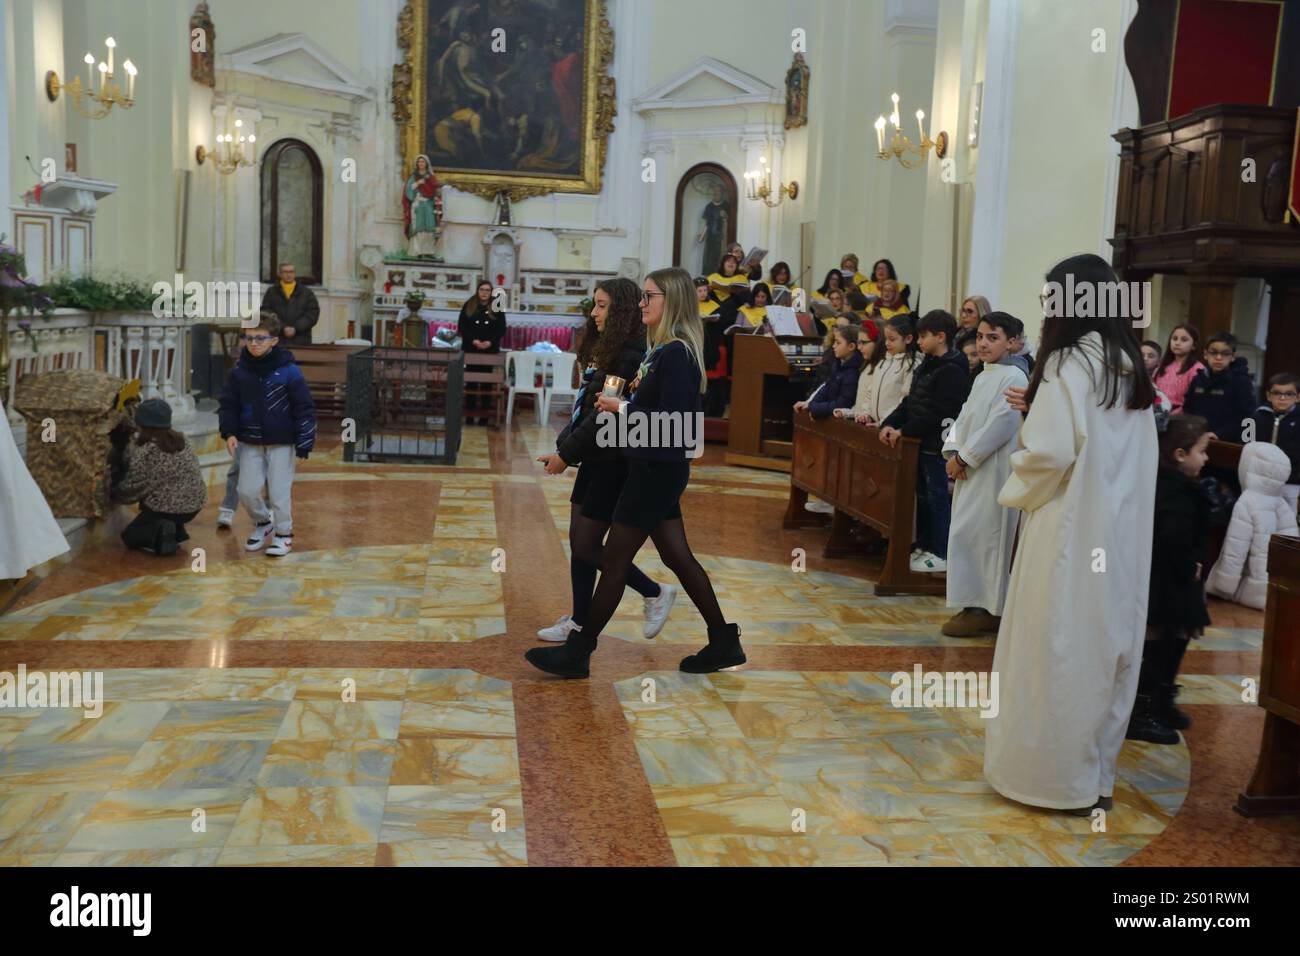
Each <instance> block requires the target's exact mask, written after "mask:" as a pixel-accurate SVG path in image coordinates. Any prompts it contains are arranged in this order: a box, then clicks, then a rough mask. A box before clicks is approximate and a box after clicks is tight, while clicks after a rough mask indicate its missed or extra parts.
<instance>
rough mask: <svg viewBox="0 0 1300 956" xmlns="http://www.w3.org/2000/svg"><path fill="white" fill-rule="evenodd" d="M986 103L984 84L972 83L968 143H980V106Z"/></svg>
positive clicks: (972, 144)
mask: <svg viewBox="0 0 1300 956" xmlns="http://www.w3.org/2000/svg"><path fill="white" fill-rule="evenodd" d="M983 105H984V84H983V83H972V84H971V88H970V119H969V120H968V121H967V123H966V145H967V146H970V147H972V148H973V147H976V146H978V145H979V144H980V107H981V106H983Z"/></svg>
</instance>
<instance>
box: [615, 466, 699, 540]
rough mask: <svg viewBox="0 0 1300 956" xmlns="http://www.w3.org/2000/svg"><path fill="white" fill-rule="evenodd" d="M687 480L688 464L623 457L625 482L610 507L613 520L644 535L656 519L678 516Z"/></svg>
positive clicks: (656, 524)
mask: <svg viewBox="0 0 1300 956" xmlns="http://www.w3.org/2000/svg"><path fill="white" fill-rule="evenodd" d="M690 480H691V463H690V462H689V461H686V460H682V461H655V460H652V459H649V458H629V459H627V481H626V482H624V484H623V493H622V494H621V495H619V496H618V504H617V505H616V506H615V508H614V520H615V521H616V522H618V523H619V524H628V525H632V526H633V527H637V528H640V529H641V530H642V531H644V532H645V533H646V534H649V533H650V532H652V531H654V529H655V528H657V527H659V524H660V522H663V521H670V520H673V519H676V518H680V517H681V516H682V506H681V498H682V492H684V491H685V490H686V485H687V483H688V482H690Z"/></svg>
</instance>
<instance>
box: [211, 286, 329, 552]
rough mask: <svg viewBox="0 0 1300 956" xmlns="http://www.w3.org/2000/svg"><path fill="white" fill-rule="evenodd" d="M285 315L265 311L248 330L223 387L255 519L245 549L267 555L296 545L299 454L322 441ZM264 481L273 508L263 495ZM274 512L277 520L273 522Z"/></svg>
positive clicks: (227, 424)
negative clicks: (285, 332) (284, 336)
mask: <svg viewBox="0 0 1300 956" xmlns="http://www.w3.org/2000/svg"><path fill="white" fill-rule="evenodd" d="M279 335H280V319H279V317H278V316H277V315H276V314H275V313H274V312H270V311H263V312H262V313H261V315H260V317H259V320H258V326H257V328H251V329H250V328H246V329H244V335H243V339H244V350H243V351H242V352H241V353H240V355H239V361H238V362H237V363H236V364H235V367H234V368H233V369H231V370H230V374H229V375H228V376H227V377H226V383H225V385H224V386H223V387H222V389H221V405H220V409H219V420H220V425H221V437H222V438H224V439H225V440H226V447H227V448H228V449H229V450H230V454H231V455H234V456H236V457H235V461H236V464H237V466H238V468H239V500H240V501H242V502H243V503H244V507H245V509H247V511H248V513H249V514H250V515H251V516H252V518H253V523H254V528H253V533H252V535H251V536H250V537H249V539H248V540H247V541H246V542H244V547H245V549H247V550H249V551H257V550H259V549H260V548H261V547H262V545H263V544H265V543H266V540H267V538H273V540H272V542H271V546H270V547H269V548H268V549H267V551H266V553H267V555H269V556H271V557H281V556H283V555H286V554H288V553H289V551H290V549H292V547H293V513H292V508H291V504H290V492H291V491H292V489H293V472H294V467H295V456H296V457H297V458H302V459H304V460H305V459H306V458H307V455H308V454H309V453H310V452H311V449H312V445H313V444H314V442H315V440H316V406H315V404H314V403H313V402H312V400H311V392H310V391H309V390H308V388H307V380H306V379H305V378H303V374H302V371H301V370H300V369H299V368H298V366H297V365H295V364H294V361H293V355H292V353H290V352H289V351H288V350H287V349H282V348H280V347H279V341H280V339H279ZM263 486H265V487H266V489H267V494H268V496H269V498H270V510H268V509H267V503H266V501H265V500H263V498H262V488H263ZM272 514H274V524H272Z"/></svg>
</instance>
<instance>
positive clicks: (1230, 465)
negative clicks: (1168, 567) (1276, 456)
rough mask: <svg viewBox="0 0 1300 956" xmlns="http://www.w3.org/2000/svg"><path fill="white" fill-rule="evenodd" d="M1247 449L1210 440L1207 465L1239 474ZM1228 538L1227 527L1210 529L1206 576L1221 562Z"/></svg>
mask: <svg viewBox="0 0 1300 956" xmlns="http://www.w3.org/2000/svg"><path fill="white" fill-rule="evenodd" d="M1243 447H1245V446H1243V445H1238V444H1236V443H1235V442H1230V441H1215V440H1213V439H1211V440H1210V443H1209V444H1208V445H1207V446H1206V449H1205V451H1206V455H1207V461H1206V464H1207V465H1212V466H1214V467H1215V468H1223V469H1225V470H1227V471H1231V472H1232V473H1233V474H1234V475H1235V474H1236V473H1237V465H1238V464H1239V463H1240V462H1241V449H1242V448H1243ZM1227 536H1228V527H1227V525H1222V526H1220V527H1218V528H1211V529H1210V537H1209V540H1208V541H1207V542H1206V544H1205V561H1204V562H1203V563H1204V565H1205V571H1204V574H1205V576H1206V577H1209V575H1210V569H1211V568H1213V567H1214V562H1215V561H1218V560H1219V552H1220V551H1222V550H1223V539H1224V538H1226V537H1227Z"/></svg>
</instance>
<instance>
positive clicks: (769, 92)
mask: <svg viewBox="0 0 1300 956" xmlns="http://www.w3.org/2000/svg"><path fill="white" fill-rule="evenodd" d="M700 77H712V78H713V79H716V80H718V81H720V82H722V83H724V84H726V85H728V86H730V87H732V88H733V89H735V91H736V92H735V94H734V95H732V96H722V97H718V96H712V97H703V98H691V97H685V96H681V95H679V94H681V93H683V92H685V90H686V88H687V87H689V86H690V84H691V83H692V82H694V81H695V80H697V79H699V78H700ZM770 105H780V106H784V105H785V91H784V90H782V89H779V88H777V87H775V86H772V85H771V84H769V83H766V82H764V81H763V80H760V79H759V78H758V77H756V76H753V75H751V74H749V73H746V72H745V71H744V70H738V69H736V68H735V67H734V66H731V65H730V64H727V63H723V62H722V61H721V60H715V59H714V58H713V57H711V56H706V57H701V58H700V59H698V60H696V61H695V62H694V63H693V64H691V65H690V66H689V67H687V68H686V69H685V70H683V71H682V72H680V73H677V74H675V75H674V76H671V77H669V78H668V79H667V80H664V81H663V82H662V83H660V84H658V85H657V86H653V87H651V88H650V89H649V90H647V91H646V92H645V93H644V94H642V95H641V96H638V97H637V98H636V99H634V100H633V101H632V109H633V111H635V112H637V113H643V114H644V113H656V112H662V111H665V110H692V109H715V108H717V107H730V106H770Z"/></svg>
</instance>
